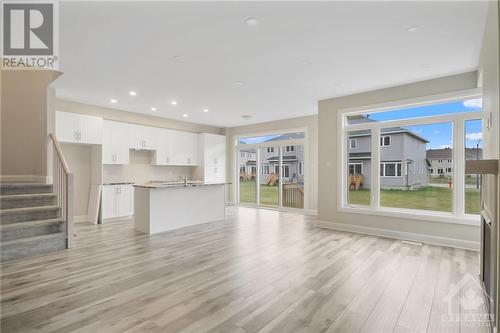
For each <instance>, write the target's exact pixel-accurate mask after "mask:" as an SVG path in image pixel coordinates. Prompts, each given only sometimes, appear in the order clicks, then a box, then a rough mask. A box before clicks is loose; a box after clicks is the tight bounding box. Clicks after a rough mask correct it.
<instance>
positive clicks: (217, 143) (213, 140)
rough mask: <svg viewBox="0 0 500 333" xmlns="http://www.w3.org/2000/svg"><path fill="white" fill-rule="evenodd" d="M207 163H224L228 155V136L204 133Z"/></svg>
mask: <svg viewBox="0 0 500 333" xmlns="http://www.w3.org/2000/svg"><path fill="white" fill-rule="evenodd" d="M204 136H205V140H204V149H205V155H204V156H205V164H209V165H224V163H225V156H226V137H225V136H223V135H216V134H204Z"/></svg>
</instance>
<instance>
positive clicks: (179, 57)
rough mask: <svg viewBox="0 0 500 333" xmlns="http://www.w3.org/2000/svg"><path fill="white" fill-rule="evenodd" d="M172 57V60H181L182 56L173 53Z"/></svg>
mask: <svg viewBox="0 0 500 333" xmlns="http://www.w3.org/2000/svg"><path fill="white" fill-rule="evenodd" d="M173 58H174V60H182V57H181V56H180V55H174V56H173Z"/></svg>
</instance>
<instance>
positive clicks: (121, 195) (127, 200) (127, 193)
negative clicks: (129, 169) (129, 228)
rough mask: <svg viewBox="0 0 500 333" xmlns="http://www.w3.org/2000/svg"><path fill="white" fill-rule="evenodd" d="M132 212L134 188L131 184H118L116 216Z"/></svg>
mask: <svg viewBox="0 0 500 333" xmlns="http://www.w3.org/2000/svg"><path fill="white" fill-rule="evenodd" d="M133 214H134V188H133V186H132V185H119V186H118V216H130V215H133Z"/></svg>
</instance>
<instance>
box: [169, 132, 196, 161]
mask: <svg viewBox="0 0 500 333" xmlns="http://www.w3.org/2000/svg"><path fill="white" fill-rule="evenodd" d="M173 132H174V134H173V135H174V138H173V142H174V143H175V144H174V145H173V147H172V150H173V155H174V161H173V165H198V134H197V133H191V132H182V131H173Z"/></svg>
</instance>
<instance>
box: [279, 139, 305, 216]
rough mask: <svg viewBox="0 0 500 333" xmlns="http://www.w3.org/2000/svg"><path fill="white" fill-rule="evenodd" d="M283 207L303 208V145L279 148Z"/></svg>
mask: <svg viewBox="0 0 500 333" xmlns="http://www.w3.org/2000/svg"><path fill="white" fill-rule="evenodd" d="M281 154H282V156H283V157H282V167H281V170H282V173H281V175H282V187H281V202H282V205H283V207H288V208H304V146H303V145H290V146H285V147H282V148H281Z"/></svg>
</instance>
